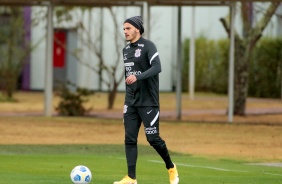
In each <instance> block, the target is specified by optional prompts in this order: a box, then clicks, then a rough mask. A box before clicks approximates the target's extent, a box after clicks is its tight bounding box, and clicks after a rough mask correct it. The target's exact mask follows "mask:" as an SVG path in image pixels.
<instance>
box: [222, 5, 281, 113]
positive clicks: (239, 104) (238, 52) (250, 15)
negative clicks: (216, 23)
mask: <svg viewBox="0 0 282 184" xmlns="http://www.w3.org/2000/svg"><path fill="white" fill-rule="evenodd" d="M240 4H241V7H240V8H241V21H242V30H241V34H239V33H238V32H236V33H235V81H234V84H235V85H234V87H235V89H234V90H235V91H234V100H235V101H234V114H235V115H245V111H246V99H247V95H248V82H249V80H248V78H249V64H250V61H251V55H252V51H253V49H254V47H255V45H256V44H257V42H258V41H259V39H260V38H261V37H262V34H263V31H264V29H265V28H266V26H267V24H268V23H269V22H270V20H271V17H272V16H273V15H274V14H275V11H276V9H277V8H278V6H279V5H280V2H271V3H263V5H264V6H265V5H268V7H267V8H260V10H259V11H255V9H254V4H253V2H248V1H240ZM263 10H265V11H263ZM255 12H262V15H261V17H260V19H258V21H256V22H255V21H254V13H255ZM257 17H259V16H257ZM220 20H221V22H222V24H223V26H224V28H225V30H226V32H227V33H228V35H229V38H230V23H229V21H228V20H226V18H221V19H220Z"/></svg>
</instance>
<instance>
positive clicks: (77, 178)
mask: <svg viewBox="0 0 282 184" xmlns="http://www.w3.org/2000/svg"><path fill="white" fill-rule="evenodd" d="M70 178H71V181H72V182H73V183H74V184H87V183H90V181H91V179H92V173H91V171H90V169H89V168H88V167H86V166H84V165H78V166H75V167H74V168H73V169H72V171H71V173H70Z"/></svg>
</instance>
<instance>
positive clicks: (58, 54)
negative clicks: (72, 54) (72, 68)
mask: <svg viewBox="0 0 282 184" xmlns="http://www.w3.org/2000/svg"><path fill="white" fill-rule="evenodd" d="M65 47H66V32H63V31H55V32H54V47H53V49H54V50H53V66H54V67H56V68H63V67H64V66H65Z"/></svg>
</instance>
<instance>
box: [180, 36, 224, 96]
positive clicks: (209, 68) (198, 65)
mask: <svg viewBox="0 0 282 184" xmlns="http://www.w3.org/2000/svg"><path fill="white" fill-rule="evenodd" d="M189 42H190V41H189V39H186V40H185V41H184V43H183V48H184V55H183V56H184V57H183V60H184V62H183V65H184V67H183V77H182V84H183V90H184V91H187V90H188V74H189ZM195 42H196V50H195V51H196V53H195V54H196V55H195V88H196V91H209V92H216V93H226V92H227V82H228V78H227V77H226V76H228V75H227V73H228V48H229V47H228V43H229V42H228V40H227V39H222V40H218V41H215V40H208V39H206V38H205V37H200V38H197V39H196V41H195Z"/></svg>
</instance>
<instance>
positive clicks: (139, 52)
mask: <svg viewBox="0 0 282 184" xmlns="http://www.w3.org/2000/svg"><path fill="white" fill-rule="evenodd" d="M140 56H141V49H137V50H135V57H140Z"/></svg>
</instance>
